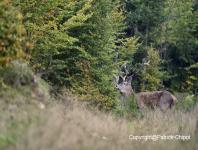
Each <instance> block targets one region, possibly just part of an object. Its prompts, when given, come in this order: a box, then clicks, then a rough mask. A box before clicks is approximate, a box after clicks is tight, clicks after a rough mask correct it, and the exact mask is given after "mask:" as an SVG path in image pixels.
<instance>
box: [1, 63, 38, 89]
mask: <svg viewBox="0 0 198 150" xmlns="http://www.w3.org/2000/svg"><path fill="white" fill-rule="evenodd" d="M0 77H1V78H2V80H3V83H4V84H5V85H9V86H12V87H15V88H16V87H20V86H25V85H31V84H32V83H33V80H34V73H33V72H32V70H31V69H30V68H29V67H28V66H27V64H25V63H22V62H20V61H14V62H11V63H10V65H9V66H7V67H4V68H1V69H0Z"/></svg>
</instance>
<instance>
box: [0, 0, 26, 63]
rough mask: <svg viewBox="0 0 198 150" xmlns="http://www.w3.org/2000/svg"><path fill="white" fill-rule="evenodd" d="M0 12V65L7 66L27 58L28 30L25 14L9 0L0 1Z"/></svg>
mask: <svg viewBox="0 0 198 150" xmlns="http://www.w3.org/2000/svg"><path fill="white" fill-rule="evenodd" d="M2 11H3V13H2ZM0 13H2V17H1V23H0V29H1V38H0V65H2V66H5V65H6V64H8V63H9V62H11V61H13V60H16V59H24V58H27V55H26V54H25V53H24V49H25V48H26V47H25V39H26V30H25V28H24V26H23V23H22V19H23V16H22V15H21V13H20V12H19V11H18V10H17V9H15V8H14V7H13V6H12V4H11V3H9V1H7V0H3V1H1V2H0ZM8 14H9V15H8ZM29 47H30V45H29Z"/></svg>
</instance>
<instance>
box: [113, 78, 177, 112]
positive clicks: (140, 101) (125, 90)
mask: <svg viewBox="0 0 198 150" xmlns="http://www.w3.org/2000/svg"><path fill="white" fill-rule="evenodd" d="M131 80H132V78H130V77H126V78H121V82H120V83H119V84H117V86H116V87H117V89H118V90H119V91H120V93H121V94H122V97H121V101H122V104H123V105H125V104H126V102H125V101H126V99H127V98H128V97H129V96H131V95H132V94H133V89H132V87H131ZM135 99H136V102H137V105H138V107H139V109H143V108H145V107H148V108H151V109H155V108H160V110H161V111H166V110H168V109H171V108H172V106H173V105H174V104H175V103H176V100H177V99H176V97H175V96H174V95H172V94H171V93H170V92H168V91H153V92H140V93H137V94H135Z"/></svg>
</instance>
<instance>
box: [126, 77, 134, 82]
mask: <svg viewBox="0 0 198 150" xmlns="http://www.w3.org/2000/svg"><path fill="white" fill-rule="evenodd" d="M132 79H133V76H128V77H127V82H128V83H130V84H131V81H132Z"/></svg>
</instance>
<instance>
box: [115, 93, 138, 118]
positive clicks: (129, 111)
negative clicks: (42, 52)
mask: <svg viewBox="0 0 198 150" xmlns="http://www.w3.org/2000/svg"><path fill="white" fill-rule="evenodd" d="M125 100H126V104H125V106H124V108H123V106H121V103H120V105H118V106H117V108H116V109H115V114H116V115H118V116H121V117H126V118H131V117H140V116H141V112H140V111H139V110H138V106H137V103H136V99H135V96H134V95H131V96H130V97H128V98H127V99H125Z"/></svg>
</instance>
